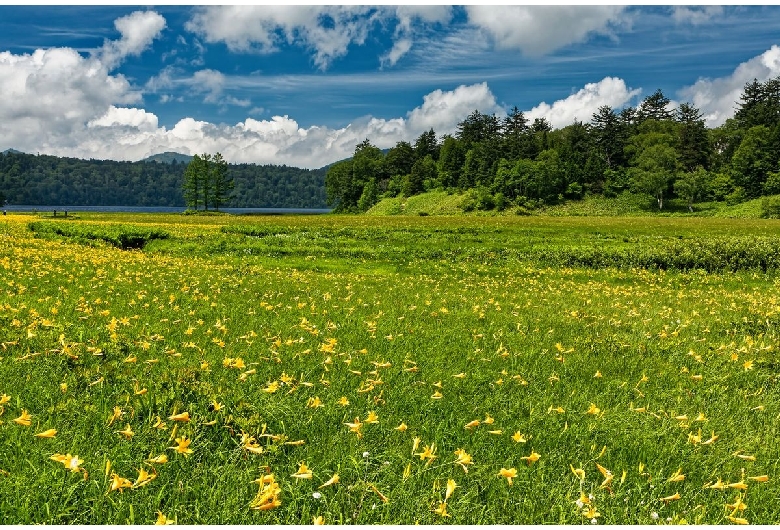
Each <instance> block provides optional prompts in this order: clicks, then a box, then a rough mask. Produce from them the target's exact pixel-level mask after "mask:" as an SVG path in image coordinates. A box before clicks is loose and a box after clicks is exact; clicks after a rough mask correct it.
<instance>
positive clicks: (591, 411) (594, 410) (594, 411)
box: [585, 403, 601, 416]
mask: <svg viewBox="0 0 780 530" xmlns="http://www.w3.org/2000/svg"><path fill="white" fill-rule="evenodd" d="M599 412H601V409H600V408H598V407H597V406H596V404H595V403H591V404H590V407H588V410H586V411H585V414H591V415H593V416H597V415H598V413H599Z"/></svg>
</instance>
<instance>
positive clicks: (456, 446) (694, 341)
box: [0, 214, 780, 524]
mask: <svg viewBox="0 0 780 530" xmlns="http://www.w3.org/2000/svg"><path fill="white" fill-rule="evenodd" d="M778 236H780V221H773V220H760V219H718V218H690V217H663V218H662V217H630V218H629V217H626V218H622V217H611V218H602V217H542V216H534V217H519V216H496V217H481V216H473V217H465V216H463V217H434V216H426V217H412V216H407V217H389V216H388V217H368V216H355V217H349V216H344V217H341V216H317V217H288V216H279V217H231V216H213V217H199V216H180V215H154V216H151V215H150V216H147V215H120V214H79V215H78V216H77V218H71V219H69V220H57V219H50V218H43V217H38V216H32V215H21V214H20V215H8V216H5V217H3V218H2V219H0V307H1V308H2V311H0V447H1V448H2V451H0V523H3V524H32V523H51V524H62V523H68V524H96V523H100V524H147V523H154V522H166V521H168V522H170V521H175V522H178V523H180V524H280V523H281V524H310V523H312V522H324V523H329V524H373V523H395V524H414V523H418V522H419V523H421V524H437V523H457V524H498V523H509V524H541V523H559V524H581V523H584V524H656V523H657V524H661V523H667V522H675V523H677V522H683V521H686V522H689V523H700V524H723V523H725V524H730V523H747V522H749V523H751V524H778V523H780V508H778V504H777V500H778V497H780V488H778V485H777V484H778V483H777V477H778V474H779V473H780V469H778V468H779V467H780V445H779V444H778V442H777V439H778V435H779V434H780V432H779V431H780V427H779V425H780V423H778V418H780V391H779V387H778V379H779V377H780V376H779V375H778V364H777V348H778V344H777V341H778V325H779V324H780V296H779V293H780V291H779V290H778V287H779V285H778V284H779V283H780V276H778V270H780V238H778Z"/></svg>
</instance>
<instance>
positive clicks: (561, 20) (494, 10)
mask: <svg viewBox="0 0 780 530" xmlns="http://www.w3.org/2000/svg"><path fill="white" fill-rule="evenodd" d="M624 10H625V8H624V7H621V6H610V5H604V6H590V5H571V6H562V5H550V6H485V5H470V6H467V7H466V12H467V14H468V21H469V23H470V24H471V25H473V26H476V27H478V28H480V29H482V30H483V31H484V32H485V33H487V34H488V35H490V37H491V38H492V39H493V41H494V42H495V44H496V46H497V47H498V48H502V49H518V50H521V51H522V52H523V53H525V54H527V55H531V56H540V55H544V54H547V53H549V52H551V51H554V50H557V49H559V48H562V47H564V46H567V45H569V44H573V43H577V42H582V41H584V40H585V39H586V38H587V37H588V36H589V35H591V34H594V33H600V34H610V33H611V31H612V30H611V28H612V27H613V26H616V25H620V24H622V23H623V22H624Z"/></svg>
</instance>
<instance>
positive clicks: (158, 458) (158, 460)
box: [144, 454, 168, 464]
mask: <svg viewBox="0 0 780 530" xmlns="http://www.w3.org/2000/svg"><path fill="white" fill-rule="evenodd" d="M144 461H145V462H147V463H149V464H166V463H167V462H168V455H166V454H162V455H160V456H156V457H154V458H147V459H146V460H144Z"/></svg>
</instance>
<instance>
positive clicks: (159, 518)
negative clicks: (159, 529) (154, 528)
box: [154, 512, 176, 526]
mask: <svg viewBox="0 0 780 530" xmlns="http://www.w3.org/2000/svg"><path fill="white" fill-rule="evenodd" d="M175 522H176V521H175V520H174V519H168V518H167V517H165V515H164V514H163V513H162V512H157V520H156V521H155V522H154V524H155V525H161V526H162V525H169V524H174V523H175Z"/></svg>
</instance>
